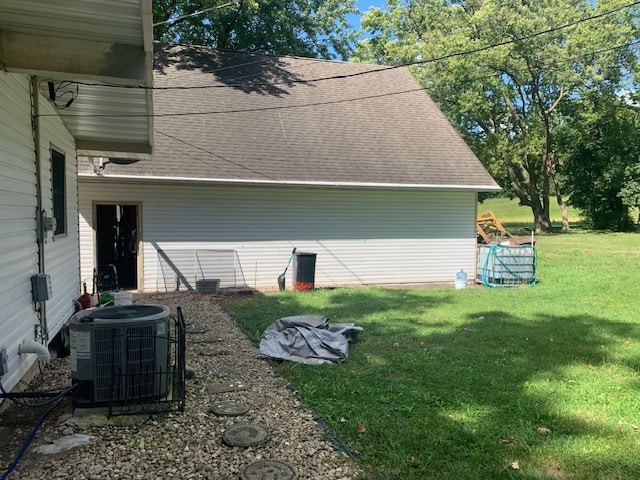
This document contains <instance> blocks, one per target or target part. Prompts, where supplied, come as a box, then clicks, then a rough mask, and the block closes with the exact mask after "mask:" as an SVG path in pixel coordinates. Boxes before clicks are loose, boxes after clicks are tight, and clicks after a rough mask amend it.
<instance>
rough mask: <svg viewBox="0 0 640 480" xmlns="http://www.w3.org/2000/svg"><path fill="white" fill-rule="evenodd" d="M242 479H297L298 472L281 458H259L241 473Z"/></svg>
mask: <svg viewBox="0 0 640 480" xmlns="http://www.w3.org/2000/svg"><path fill="white" fill-rule="evenodd" d="M240 478H241V479H242V480H266V479H269V480H297V478H298V472H297V471H296V469H295V468H294V467H293V466H292V465H289V464H288V463H286V462H281V461H280V460H258V461H257V462H253V463H252V464H251V465H249V466H247V467H245V468H244V470H242V472H241V473H240Z"/></svg>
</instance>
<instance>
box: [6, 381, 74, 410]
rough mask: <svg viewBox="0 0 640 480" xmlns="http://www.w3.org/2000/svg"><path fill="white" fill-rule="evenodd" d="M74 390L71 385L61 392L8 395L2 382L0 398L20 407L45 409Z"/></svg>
mask: <svg viewBox="0 0 640 480" xmlns="http://www.w3.org/2000/svg"><path fill="white" fill-rule="evenodd" d="M75 388H76V386H75V385H73V386H71V387H70V388H68V389H66V390H63V391H62V392H22V393H9V392H7V391H6V390H5V388H4V386H3V385H2V382H0V392H2V398H7V399H9V400H11V401H12V402H13V403H15V404H16V405H20V406H21V407H46V406H47V405H51V404H52V403H55V402H57V401H58V399H59V398H60V397H64V396H65V395H68V394H69V393H71V391H73V389H75ZM19 398H48V399H49V400H45V401H43V402H23V401H21V400H18V399H19Z"/></svg>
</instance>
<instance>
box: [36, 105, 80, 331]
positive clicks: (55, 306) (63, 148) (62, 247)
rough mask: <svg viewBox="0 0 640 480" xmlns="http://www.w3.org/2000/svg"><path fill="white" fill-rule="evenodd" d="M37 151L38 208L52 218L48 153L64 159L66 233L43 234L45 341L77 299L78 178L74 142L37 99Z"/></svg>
mask: <svg viewBox="0 0 640 480" xmlns="http://www.w3.org/2000/svg"><path fill="white" fill-rule="evenodd" d="M40 111H41V113H42V114H43V115H44V116H43V117H41V120H40V136H41V140H40V151H41V155H42V159H41V163H42V173H41V175H42V208H43V209H44V210H45V211H46V212H47V215H48V216H50V217H52V216H53V181H52V176H51V175H52V169H51V150H52V149H54V150H56V151H57V152H59V153H62V154H63V155H64V156H65V166H66V179H65V187H66V191H65V203H66V210H67V213H66V219H65V221H66V223H67V224H66V229H65V232H64V233H63V234H61V235H56V236H54V235H53V232H49V233H48V234H47V241H46V243H45V246H44V251H45V272H46V273H47V274H49V275H50V276H51V292H52V297H51V299H50V300H49V301H47V325H48V329H49V338H50V339H51V338H53V336H54V335H55V334H56V333H58V332H59V331H60V329H61V328H62V326H63V325H64V323H65V322H66V321H67V320H68V319H69V317H71V315H73V312H74V300H75V299H77V298H78V296H79V295H80V272H79V259H78V255H79V246H78V187H77V185H78V180H77V178H78V176H77V161H76V150H75V141H74V139H73V137H72V136H71V134H70V133H69V132H68V130H67V129H66V128H65V127H64V125H63V123H62V122H61V120H60V119H59V118H58V117H56V116H49V115H51V114H55V112H56V110H55V108H54V107H53V105H51V103H50V102H49V101H47V100H46V99H45V98H44V97H42V96H41V98H40Z"/></svg>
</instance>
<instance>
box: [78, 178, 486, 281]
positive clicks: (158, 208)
mask: <svg viewBox="0 0 640 480" xmlns="http://www.w3.org/2000/svg"><path fill="white" fill-rule="evenodd" d="M80 199H81V207H80V216H81V220H80V232H81V242H80V243H81V264H82V277H83V279H90V278H91V269H92V267H93V249H94V246H93V231H92V223H93V220H92V213H93V210H92V209H93V206H92V205H93V202H98V203H140V204H141V220H142V228H141V232H140V238H141V240H142V253H143V254H144V272H143V276H144V290H147V291H156V290H161V291H162V290H165V289H166V290H173V289H175V287H176V278H177V277H182V278H183V279H185V280H186V281H187V282H188V283H189V284H192V283H193V282H194V281H195V280H196V279H197V278H198V277H197V275H198V274H200V275H201V274H202V270H205V272H204V273H205V276H206V277H207V278H222V279H223V283H222V286H232V285H231V283H234V282H235V283H237V284H238V286H239V285H240V284H246V285H248V286H251V287H254V286H257V287H277V281H276V279H277V276H278V275H279V274H280V273H282V271H283V270H284V268H285V266H286V264H287V260H288V259H289V256H290V253H291V250H292V248H293V247H297V248H298V250H300V251H303V252H305V251H306V252H313V253H316V254H317V262H316V276H315V282H316V286H336V285H353V284H411V283H436V282H437V283H439V282H447V283H453V281H454V278H455V272H456V271H458V270H459V269H460V268H464V269H465V270H466V271H468V272H472V271H473V268H474V261H475V246H476V244H475V204H476V196H475V193H474V192H469V191H465V192H461V191H425V190H392V189H363V188H360V189H358V188H351V189H348V188H325V187H307V188H302V187H264V186H221V185H173V184H164V185H158V184H147V183H144V184H143V183H140V184H133V183H126V182H124V181H118V183H117V184H116V183H114V182H113V181H110V180H109V179H106V178H104V179H98V178H96V179H94V178H85V177H83V178H81V179H80ZM159 251H160V254H159ZM230 267H231V268H232V269H234V268H235V276H232V275H230V272H229V271H228V270H229V268H230ZM291 272H292V268H291V267H290V268H289V271H288V274H287V286H288V287H291V285H292V280H291ZM180 286H181V287H184V280H181V283H180Z"/></svg>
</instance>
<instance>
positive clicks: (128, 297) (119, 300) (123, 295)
mask: <svg viewBox="0 0 640 480" xmlns="http://www.w3.org/2000/svg"><path fill="white" fill-rule="evenodd" d="M132 302H133V294H131V293H129V292H115V293H114V294H113V304H114V305H115V306H116V307H120V306H124V305H131V303H132Z"/></svg>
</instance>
